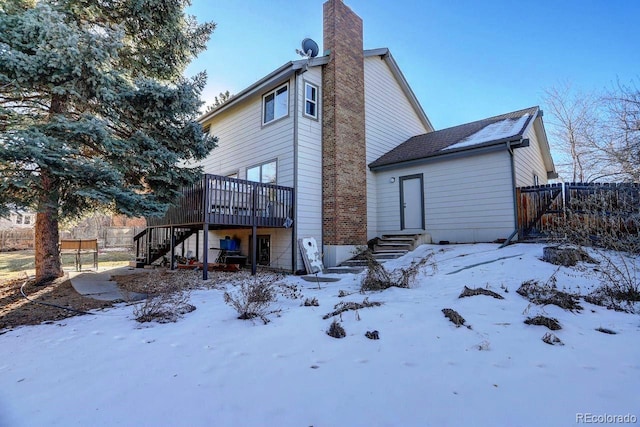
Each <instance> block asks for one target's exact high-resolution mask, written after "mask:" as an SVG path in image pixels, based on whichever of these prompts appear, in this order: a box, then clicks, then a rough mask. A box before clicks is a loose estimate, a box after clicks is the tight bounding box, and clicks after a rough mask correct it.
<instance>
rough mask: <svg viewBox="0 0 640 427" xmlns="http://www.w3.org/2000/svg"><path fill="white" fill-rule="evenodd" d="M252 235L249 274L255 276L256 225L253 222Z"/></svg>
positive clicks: (256, 261) (256, 252) (256, 264)
mask: <svg viewBox="0 0 640 427" xmlns="http://www.w3.org/2000/svg"><path fill="white" fill-rule="evenodd" d="M252 230H253V235H252V236H251V243H252V247H251V275H252V276H255V275H256V273H257V271H258V227H257V226H256V222H255V220H254V222H253V229H252Z"/></svg>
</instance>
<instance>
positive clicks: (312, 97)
mask: <svg viewBox="0 0 640 427" xmlns="http://www.w3.org/2000/svg"><path fill="white" fill-rule="evenodd" d="M304 115H305V116H308V117H311V118H313V119H317V118H318V87H317V86H315V85H312V84H311V83H308V82H305V83H304Z"/></svg>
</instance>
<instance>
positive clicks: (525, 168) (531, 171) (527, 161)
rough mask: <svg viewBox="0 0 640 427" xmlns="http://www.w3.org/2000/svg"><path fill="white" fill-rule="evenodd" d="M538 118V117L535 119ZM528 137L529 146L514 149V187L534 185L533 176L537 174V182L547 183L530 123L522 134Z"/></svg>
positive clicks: (540, 154) (540, 153)
mask: <svg viewBox="0 0 640 427" xmlns="http://www.w3.org/2000/svg"><path fill="white" fill-rule="evenodd" d="M536 120H539V119H536ZM524 138H528V139H529V146H528V147H523V148H518V149H516V150H515V151H514V159H515V167H516V187H526V186H529V185H534V184H535V183H534V179H533V176H534V175H537V176H538V180H539V182H538V183H539V184H540V185H542V184H546V183H547V170H546V168H545V166H544V162H543V160H542V151H541V149H540V143H539V142H538V137H537V135H536V132H535V129H534V126H533V125H531V126H529V128H528V129H527V131H526V132H525V134H524Z"/></svg>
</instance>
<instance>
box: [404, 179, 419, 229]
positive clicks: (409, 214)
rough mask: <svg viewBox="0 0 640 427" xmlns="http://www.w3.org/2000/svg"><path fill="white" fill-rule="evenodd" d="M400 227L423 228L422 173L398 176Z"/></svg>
mask: <svg viewBox="0 0 640 427" xmlns="http://www.w3.org/2000/svg"><path fill="white" fill-rule="evenodd" d="M400 229H401V230H406V229H420V230H424V179H423V175H422V174H421V173H420V174H415V175H407V176H401V177H400Z"/></svg>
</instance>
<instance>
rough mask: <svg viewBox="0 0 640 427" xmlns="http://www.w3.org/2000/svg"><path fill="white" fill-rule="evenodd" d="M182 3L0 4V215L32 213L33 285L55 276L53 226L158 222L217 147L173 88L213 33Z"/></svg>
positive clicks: (186, 85) (187, 91) (183, 82)
mask: <svg viewBox="0 0 640 427" xmlns="http://www.w3.org/2000/svg"><path fill="white" fill-rule="evenodd" d="M188 5H189V1H188V0H8V1H6V2H4V3H0V213H2V212H1V211H2V210H3V209H4V210H6V209H8V208H9V207H10V206H19V207H26V208H30V209H33V210H35V211H36V212H37V219H36V280H37V281H38V282H45V281H47V280H50V279H52V278H54V277H59V276H60V275H62V269H61V266H60V261H59V256H58V250H57V243H58V221H59V220H60V219H62V218H68V217H77V216H79V215H82V214H83V213H85V212H87V211H91V210H93V209H95V208H97V207H104V206H107V207H109V208H110V209H111V210H113V211H114V212H115V213H122V214H126V215H147V216H153V215H161V214H162V213H163V212H164V211H165V210H166V208H167V207H168V206H169V204H170V203H172V201H173V200H175V198H176V196H177V195H178V192H179V190H180V188H181V187H182V186H183V185H185V184H188V183H191V182H193V181H194V180H196V179H198V178H199V175H200V172H201V170H200V169H199V168H197V167H193V166H189V165H190V164H191V165H193V161H194V160H199V159H202V158H204V157H205V156H206V155H207V154H208V153H209V152H210V151H211V150H212V149H213V148H214V147H215V144H216V140H215V138H209V137H207V136H206V135H203V132H202V128H201V126H200V125H199V124H198V123H197V122H196V119H197V117H198V115H199V113H198V111H199V108H200V106H201V105H202V102H201V101H200V93H201V91H202V89H203V87H204V84H205V80H206V75H205V74H204V73H201V74H199V75H197V76H196V77H194V78H192V79H186V78H184V77H182V75H183V71H184V69H185V67H186V65H187V64H188V63H189V62H190V60H191V59H193V58H194V57H195V55H197V54H198V53H199V52H200V51H202V50H203V49H205V44H206V42H207V41H208V39H209V36H210V34H211V32H212V31H213V29H214V28H215V24H213V23H206V24H202V25H199V24H197V23H196V21H195V19H194V18H193V17H190V16H187V15H185V12H184V9H185V7H187V6H188Z"/></svg>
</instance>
